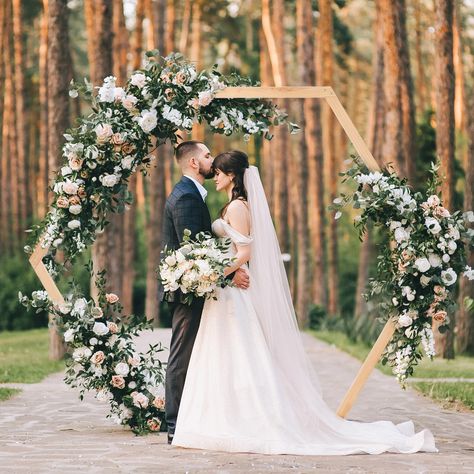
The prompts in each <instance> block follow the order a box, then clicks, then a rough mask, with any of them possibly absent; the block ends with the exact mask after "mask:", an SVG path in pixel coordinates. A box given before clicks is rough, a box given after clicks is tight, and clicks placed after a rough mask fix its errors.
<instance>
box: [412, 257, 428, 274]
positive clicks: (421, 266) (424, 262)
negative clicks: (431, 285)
mask: <svg viewBox="0 0 474 474" xmlns="http://www.w3.org/2000/svg"><path fill="white" fill-rule="evenodd" d="M414 267H415V268H416V269H417V270H419V271H420V272H421V273H424V272H427V271H428V270H429V269H430V268H431V265H430V262H429V261H428V259H427V258H425V257H421V258H417V259H416V260H415V263H414Z"/></svg>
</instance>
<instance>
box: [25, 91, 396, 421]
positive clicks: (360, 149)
mask: <svg viewBox="0 0 474 474" xmlns="http://www.w3.org/2000/svg"><path fill="white" fill-rule="evenodd" d="M242 98H245V99H324V100H325V101H326V102H327V104H328V105H329V107H331V109H332V111H333V112H334V115H335V116H336V118H337V120H338V121H339V123H340V124H341V126H342V128H343V129H344V131H345V132H346V134H347V136H348V138H349V140H350V141H351V143H352V145H353V146H354V148H355V149H356V151H357V153H358V154H359V156H360V157H361V159H362V160H363V161H364V163H365V164H366V165H367V167H368V168H369V169H370V170H371V171H379V170H380V167H379V165H378V164H377V162H376V161H375V159H374V157H373V156H372V153H370V151H369V149H368V147H367V145H366V144H365V142H364V140H363V139H362V137H361V136H360V134H359V132H358V131H357V129H356V128H355V126H354V124H353V123H352V120H351V119H350V117H349V115H347V112H346V110H345V109H344V107H343V106H342V104H341V102H340V101H339V99H338V97H337V95H336V94H335V92H334V90H333V89H332V87H322V86H297V87H289V86H285V87H227V88H226V89H224V90H222V91H219V92H218V93H217V94H216V99H242ZM47 253H48V248H43V247H42V246H41V243H40V242H39V243H38V244H37V245H36V247H35V249H34V251H33V253H32V254H31V256H30V259H29V261H30V263H31V266H32V267H33V270H34V271H35V273H36V274H37V275H38V278H39V279H40V281H41V283H42V284H43V286H44V289H45V290H46V291H47V293H48V295H49V297H50V299H51V300H52V301H53V302H55V303H63V302H64V297H63V296H62V294H61V292H60V291H59V289H58V287H57V286H56V283H55V282H54V280H53V279H52V278H51V275H50V274H49V273H48V270H47V269H46V267H45V265H44V263H43V257H44V256H45V255H46V254H47ZM394 331H395V324H394V323H393V321H392V320H389V321H388V322H387V323H386V324H385V327H384V328H383V330H382V332H381V333H380V335H379V337H378V339H377V341H376V342H375V344H374V346H373V347H372V349H371V350H370V352H369V354H368V356H367V358H366V359H365V361H364V363H363V364H362V366H361V368H360V369H359V372H358V373H357V375H356V377H355V379H354V381H353V382H352V385H351V386H350V388H349V390H348V391H347V393H346V395H345V396H344V398H343V400H342V402H341V404H340V405H339V408H338V410H337V414H338V415H339V416H341V417H343V418H345V417H346V416H347V414H348V413H349V411H350V409H351V408H352V406H353V404H354V402H355V400H356V399H357V396H358V395H359V393H360V391H361V390H362V388H363V386H364V384H365V382H366V381H367V379H368V377H369V375H370V373H371V372H372V370H373V369H374V367H375V365H376V364H377V362H378V361H379V360H380V357H381V355H382V353H383V351H384V349H385V347H386V346H387V344H388V343H389V342H390V339H391V338H392V336H393V333H394Z"/></svg>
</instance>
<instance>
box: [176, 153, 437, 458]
mask: <svg viewBox="0 0 474 474" xmlns="http://www.w3.org/2000/svg"><path fill="white" fill-rule="evenodd" d="M213 167H214V171H215V178H214V180H215V183H216V189H217V190H218V191H223V192H226V193H227V195H228V197H229V203H228V204H227V205H226V206H225V207H224V209H223V210H222V212H221V217H220V218H219V219H217V220H216V221H214V223H213V225H212V229H213V232H214V233H215V234H216V235H218V236H220V237H229V238H230V239H231V240H232V246H231V250H230V252H231V253H232V255H233V256H235V261H234V264H233V265H232V266H231V267H229V268H227V269H226V272H227V274H230V273H232V272H234V271H235V270H236V269H237V268H240V267H243V268H245V269H246V270H247V271H248V273H249V274H250V288H249V289H248V290H242V289H239V288H236V287H226V288H224V289H220V291H219V295H218V299H217V301H216V300H207V301H206V302H205V305H204V309H203V313H202V317H201V323H200V327H199V331H198V334H197V337H196V341H195V343H194V347H193V351H192V355H191V359H190V363H189V367H188V372H187V376H186V382H185V385H184V390H183V395H182V399H181V404H180V407H179V413H178V418H177V423H176V431H175V435H174V438H173V442H172V445H173V446H182V447H187V448H201V449H210V450H218V451H229V452H252V453H264V454H306V455H342V454H356V453H369V454H379V453H383V452H394V453H414V452H417V451H428V452H436V451H437V449H436V447H435V443H434V438H433V435H432V434H431V432H430V431H429V430H422V431H420V432H418V433H415V431H414V426H413V423H412V422H411V421H408V422H405V423H402V424H399V425H394V424H393V423H392V422H390V421H377V422H374V423H360V422H354V421H347V420H344V419H342V418H339V417H338V416H337V415H336V414H335V413H333V412H332V411H331V410H330V409H329V408H328V406H327V405H326V403H325V402H324V400H323V399H322V396H321V392H320V389H319V386H317V384H316V383H315V382H314V380H315V376H314V375H313V374H312V373H311V370H312V369H311V367H310V363H309V361H308V360H307V357H306V354H305V352H304V349H303V346H302V343H301V340H300V334H299V331H298V326H297V322H296V317H295V312H294V309H293V305H292V302H291V296H290V291H289V286H288V281H287V277H286V273H285V269H284V266H283V263H282V259H281V255H280V249H279V246H278V241H277V237H276V233H275V230H274V227H273V223H272V220H271V216H270V211H269V208H268V204H267V200H266V198H265V193H264V190H263V186H262V183H261V180H260V177H259V173H258V169H257V168H256V167H254V166H249V163H248V157H247V155H246V154H245V153H243V152H241V151H229V152H225V153H222V154H220V155H219V156H217V157H216V158H215V160H214V164H213Z"/></svg>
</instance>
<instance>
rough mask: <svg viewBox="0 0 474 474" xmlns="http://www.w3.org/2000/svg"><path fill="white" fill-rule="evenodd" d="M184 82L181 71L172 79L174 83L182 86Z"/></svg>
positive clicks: (184, 78)
mask: <svg viewBox="0 0 474 474" xmlns="http://www.w3.org/2000/svg"><path fill="white" fill-rule="evenodd" d="M185 82H186V74H185V73H184V72H183V71H179V72H178V74H176V76H175V77H174V83H175V84H179V85H183V84H184V83H185Z"/></svg>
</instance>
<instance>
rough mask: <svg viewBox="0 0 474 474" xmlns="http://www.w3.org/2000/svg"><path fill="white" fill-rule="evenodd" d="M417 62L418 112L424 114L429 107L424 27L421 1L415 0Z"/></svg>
mask: <svg viewBox="0 0 474 474" xmlns="http://www.w3.org/2000/svg"><path fill="white" fill-rule="evenodd" d="M414 8H415V61H416V91H417V93H418V110H419V111H420V112H421V114H423V113H424V111H425V110H426V107H427V98H426V75H425V67H424V65H423V54H422V25H421V8H422V2H421V0H415V2H414Z"/></svg>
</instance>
